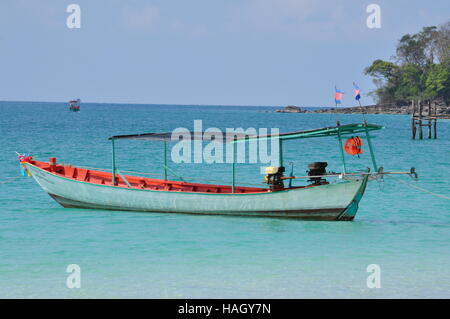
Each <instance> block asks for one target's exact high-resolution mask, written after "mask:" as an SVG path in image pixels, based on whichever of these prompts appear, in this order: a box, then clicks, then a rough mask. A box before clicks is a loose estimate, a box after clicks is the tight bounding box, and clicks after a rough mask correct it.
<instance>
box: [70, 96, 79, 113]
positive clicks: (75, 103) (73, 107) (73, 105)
mask: <svg viewBox="0 0 450 319" xmlns="http://www.w3.org/2000/svg"><path fill="white" fill-rule="evenodd" d="M80 102H81V100H80V99H77V100H70V101H69V111H71V112H79V111H80Z"/></svg>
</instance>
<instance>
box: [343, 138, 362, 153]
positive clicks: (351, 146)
mask: <svg viewBox="0 0 450 319" xmlns="http://www.w3.org/2000/svg"><path fill="white" fill-rule="evenodd" d="M362 146H363V142H362V140H361V138H360V137H358V136H356V137H350V138H349V139H348V140H347V141H346V142H345V145H344V150H345V152H346V153H347V154H350V155H359V154H362V152H363V150H362V148H361V147H362Z"/></svg>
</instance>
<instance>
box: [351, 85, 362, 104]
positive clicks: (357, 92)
mask: <svg viewBox="0 0 450 319" xmlns="http://www.w3.org/2000/svg"><path fill="white" fill-rule="evenodd" d="M353 94H354V95H355V100H358V101H359V99H360V98H361V89H360V88H359V86H357V85H356V83H355V82H353Z"/></svg>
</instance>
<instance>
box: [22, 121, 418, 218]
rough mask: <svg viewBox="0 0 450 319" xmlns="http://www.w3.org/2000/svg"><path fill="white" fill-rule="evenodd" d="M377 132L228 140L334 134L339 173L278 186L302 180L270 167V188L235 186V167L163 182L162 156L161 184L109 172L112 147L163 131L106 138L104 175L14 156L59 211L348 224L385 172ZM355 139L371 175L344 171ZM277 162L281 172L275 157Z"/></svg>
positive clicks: (357, 129) (337, 129) (360, 128)
mask: <svg viewBox="0 0 450 319" xmlns="http://www.w3.org/2000/svg"><path fill="white" fill-rule="evenodd" d="M381 128H382V127H381V126H378V125H371V124H367V123H363V124H349V125H342V126H341V125H337V126H334V127H327V128H322V129H317V130H310V131H302V132H293V133H284V134H280V135H277V136H270V135H266V136H255V137H248V136H247V137H245V138H242V139H238V140H235V141H233V142H239V141H246V140H249V139H253V138H256V139H261V138H265V139H271V138H277V139H278V142H279V143H280V150H281V143H282V142H283V141H284V140H287V139H301V138H311V137H322V136H337V137H338V140H339V148H340V151H341V156H342V161H343V163H342V164H343V172H342V173H333V174H328V173H326V172H325V171H324V167H319V168H317V167H315V169H311V170H310V174H308V176H305V178H309V181H310V182H311V183H310V184H308V185H305V186H296V187H289V186H288V187H285V186H284V182H285V181H287V180H289V179H295V178H302V177H295V176H288V177H285V176H283V170H280V169H278V170H277V169H276V168H275V170H274V168H273V167H272V168H270V169H271V171H269V172H268V175H267V178H266V182H267V183H268V184H269V187H244V186H237V185H235V183H234V174H235V170H234V166H235V165H234V163H233V165H232V166H233V169H232V176H233V179H232V185H212V184H201V183H190V182H184V181H171V180H168V179H167V168H168V167H167V165H166V164H167V160H166V156H164V158H165V166H164V167H165V169H164V178H163V179H154V178H146V177H142V176H133V175H123V174H122V173H121V172H120V171H119V170H118V169H117V168H116V167H115V148H114V143H115V141H117V140H120V139H145V140H161V141H164V144H166V142H167V141H168V140H170V134H169V133H162V134H159V133H147V134H138V135H122V136H113V137H110V140H111V141H112V149H113V152H112V153H113V160H112V170H111V172H106V171H100V170H94V169H88V168H81V167H75V166H72V165H64V164H58V163H57V162H56V159H55V158H50V160H49V161H48V162H42V161H36V160H34V159H33V158H31V157H28V158H21V165H22V166H23V168H24V169H25V170H26V171H27V172H28V173H29V175H31V176H32V177H33V178H34V179H35V181H36V182H37V183H38V184H39V185H40V186H41V187H42V188H43V189H44V190H45V191H46V192H47V193H48V194H49V195H50V196H51V197H52V198H53V199H55V200H56V201H57V202H58V203H59V204H61V205H62V206H64V207H72V208H93V209H109V210H127V211H145V212H164V213H189V214H213V215H241V216H261V217H285V218H302V219H309V220H344V221H348V220H353V219H354V217H355V215H356V212H357V210H358V205H359V202H360V200H361V198H362V196H363V194H364V191H365V189H366V185H367V183H368V181H369V180H371V179H374V178H378V177H380V176H382V174H388V173H384V172H382V169H378V167H377V166H376V162H375V157H374V154H373V149H372V145H371V142H370V135H369V131H373V130H379V129H381ZM200 133H201V132H200ZM358 133H363V134H364V137H365V138H366V139H367V141H368V145H369V148H370V152H371V155H372V161H373V165H374V169H375V173H373V174H372V173H370V172H362V173H361V172H356V173H350V172H347V168H346V164H345V154H344V148H343V145H342V140H341V138H342V137H343V136H346V135H355V134H358ZM200 135H202V134H200ZM193 136H195V135H193ZM280 164H281V166H280V167H282V153H281V155H280ZM319 166H320V165H319ZM322 166H323V165H322ZM411 172H412V171H411ZM411 172H410V173H411ZM400 173H404V172H400ZM328 177H337V182H335V183H329V182H328V181H326V178H328Z"/></svg>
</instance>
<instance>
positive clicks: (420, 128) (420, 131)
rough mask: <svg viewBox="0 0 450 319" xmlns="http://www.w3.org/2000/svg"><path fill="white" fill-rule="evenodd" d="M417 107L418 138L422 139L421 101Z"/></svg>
mask: <svg viewBox="0 0 450 319" xmlns="http://www.w3.org/2000/svg"><path fill="white" fill-rule="evenodd" d="M418 107H419V138H420V139H421V140H422V139H423V132H422V101H421V100H419V101H418Z"/></svg>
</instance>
